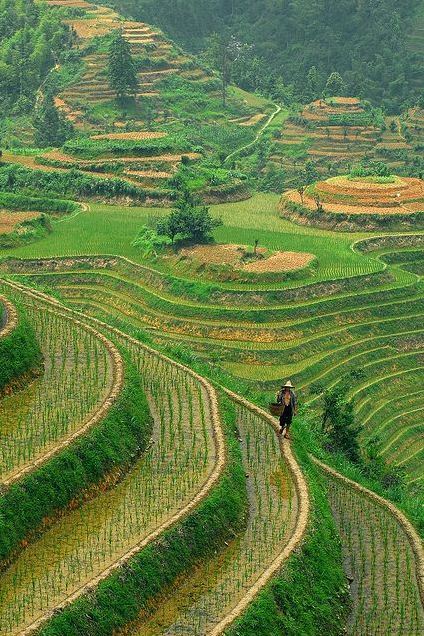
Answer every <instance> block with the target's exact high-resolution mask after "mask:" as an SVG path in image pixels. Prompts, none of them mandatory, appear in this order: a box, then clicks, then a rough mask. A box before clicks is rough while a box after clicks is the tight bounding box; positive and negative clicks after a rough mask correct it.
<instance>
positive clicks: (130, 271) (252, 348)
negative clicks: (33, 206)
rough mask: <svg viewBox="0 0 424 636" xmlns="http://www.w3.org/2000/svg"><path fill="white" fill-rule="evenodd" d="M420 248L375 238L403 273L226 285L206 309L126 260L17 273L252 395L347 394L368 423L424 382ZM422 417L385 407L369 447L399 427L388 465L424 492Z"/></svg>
mask: <svg viewBox="0 0 424 636" xmlns="http://www.w3.org/2000/svg"><path fill="white" fill-rule="evenodd" d="M420 240H421V239H420V236H419V235H401V236H399V237H395V236H388V237H384V238H382V237H380V238H379V237H375V238H374V239H368V240H367V241H361V242H359V243H357V244H356V245H355V246H354V249H356V250H357V249H361V250H364V249H365V250H367V253H368V252H370V251H373V250H374V251H375V252H376V254H377V258H378V256H379V254H380V252H381V250H382V249H383V250H384V249H385V250H386V251H387V250H390V254H391V258H392V260H393V258H395V257H394V255H396V254H397V255H398V259H400V261H401V262H400V263H399V264H396V265H391V264H390V263H385V264H384V267H385V271H384V278H375V277H369V276H364V275H363V276H362V277H361V276H359V277H358V283H357V282H354V283H352V280H348V281H346V282H345V283H343V284H342V285H340V281H339V282H338V283H337V284H335V282H334V281H331V280H329V281H327V282H326V283H315V284H314V285H305V286H304V287H302V286H299V287H293V288H291V289H289V290H287V293H286V296H284V291H283V290H278V289H275V288H274V289H273V290H271V289H268V290H267V291H264V290H263V289H261V288H260V286H259V287H258V289H253V288H252V289H250V290H249V289H246V288H245V289H244V290H239V289H236V288H230V287H229V286H228V285H227V286H222V287H221V288H220V290H219V292H215V291H214V292H213V293H212V294H211V295H210V298H209V300H208V301H205V300H204V298H202V300H200V298H196V297H195V294H193V293H192V292H191V291H189V288H187V293H186V292H185V288H184V286H183V292H182V293H181V294H177V293H176V292H175V291H174V285H176V284H177V283H178V282H179V280H178V279H171V278H169V277H167V275H166V274H163V273H161V272H159V271H155V270H153V269H152V268H150V267H146V266H143V265H137V264H135V263H133V262H131V261H129V260H128V259H125V258H112V257H107V256H105V257H99V256H97V257H93V258H90V257H81V256H80V257H75V258H62V259H60V258H58V259H46V260H40V261H28V262H25V261H16V262H14V263H10V262H9V264H8V266H9V268H10V269H11V271H15V272H19V273H22V274H27V273H29V272H31V273H32V276H33V280H35V281H36V282H37V283H38V284H42V285H43V284H46V285H48V286H49V287H50V286H52V287H54V288H56V289H57V290H58V291H59V292H60V293H61V294H62V296H63V297H64V298H66V299H67V301H68V302H69V303H71V304H72V305H74V306H75V307H77V308H78V309H82V310H83V311H86V312H87V313H90V314H92V315H95V316H97V317H101V318H102V319H105V320H107V321H108V322H113V323H115V324H120V325H122V326H125V325H128V326H129V327H130V328H133V329H143V330H147V331H148V332H149V334H150V336H151V337H152V339H153V341H154V342H157V343H158V344H165V345H168V344H169V345H173V344H176V345H178V344H181V345H182V346H188V347H190V349H193V350H194V351H195V352H196V354H198V355H199V356H200V357H201V358H205V359H206V360H207V361H208V362H210V361H211V359H212V360H213V363H214V364H216V365H217V366H218V367H221V368H222V369H224V370H225V372H229V373H231V374H233V375H235V376H238V375H240V377H241V378H243V380H244V381H245V382H248V383H251V384H252V386H253V387H256V386H257V387H259V388H260V389H262V390H270V391H271V390H272V391H274V390H275V382H276V380H280V379H281V377H283V376H287V377H289V376H290V377H292V379H293V380H294V381H295V383H296V385H297V387H298V389H299V390H300V391H301V394H302V398H303V400H304V401H307V402H308V403H309V404H310V405H311V406H312V407H315V406H316V405H318V404H319V402H320V396H321V393H322V390H323V388H325V387H327V388H336V387H338V386H342V385H347V386H348V387H349V389H350V393H349V394H350V396H351V397H352V398H353V399H354V408H355V413H356V415H357V420H358V422H362V421H363V420H364V419H366V418H367V416H368V413H369V410H370V409H371V410H372V409H373V407H374V405H375V404H378V403H379V401H380V399H381V398H382V397H383V396H384V398H385V399H388V400H390V398H391V397H393V392H395V393H394V395H396V393H397V391H398V390H401V391H402V389H401V385H402V383H404V382H406V383H408V382H412V381H414V382H417V386H419V385H420V383H422V368H423V362H424V360H423V355H424V353H423V351H424V333H423V328H422V327H423V314H424V296H423V291H424V288H423V284H422V282H420V281H419V279H418V277H417V276H415V275H413V274H410V273H408V272H405V271H404V270H403V269H402V268H401V267H400V266H401V264H402V262H403V261H402V259H403V260H404V259H405V258H406V256H407V252H408V251H409V250H410V249H411V245H412V248H413V249H414V250H415V251H414V253H415V252H416V251H417V246H419V242H420ZM396 250H398V251H396ZM380 264H381V262H380ZM329 275H330V273H329ZM333 275H334V274H333ZM359 281H362V285H359ZM181 283H182V281H181ZM352 285H353V287H352ZM176 289H180V288H179V287H178V286H177V287H176ZM284 299H285V300H286V302H285V303H284ZM218 300H219V302H220V304H217V301H218ZM231 303H233V304H231ZM248 303H250V304H248ZM124 328H125V327H124ZM211 352H213V353H211ZM386 388H388V389H389V390H388V392H386ZM403 393H405V394H407V393H408V392H407V391H406V392H403V391H402V394H403ZM413 410H414V403H413V401H412V404H410V399H409V397H408V395H406V398H405V399H404V400H402V402H401V404H400V405H399V409H398V411H397V412H396V414H395V415H397V416H399V417H398V418H397V419H396V420H394V421H392V418H393V413H389V412H388V411H385V410H384V409H383V410H382V411H381V412H378V413H377V414H376V418H377V419H375V418H374V419H373V421H372V427H368V426H366V425H365V424H364V428H363V440H364V441H365V442H366V441H367V439H369V438H371V437H372V436H373V430H375V429H376V427H378V428H379V430H380V432H381V435H380V437H381V440H379V448H381V449H385V448H386V446H387V445H388V444H390V443H391V442H392V441H393V438H394V436H396V435H397V429H396V425H397V424H398V423H399V422H398V420H402V422H403V423H402V424H401V426H402V428H403V431H402V436H401V437H399V438H398V440H395V441H394V443H392V444H391V445H390V446H389V447H388V449H387V451H386V456H387V459H388V461H390V462H392V463H394V464H396V463H397V462H398V461H399V462H402V463H401V465H402V467H403V469H404V470H405V472H406V474H407V479H409V480H410V481H411V483H416V482H418V483H419V482H420V479H419V478H420V470H421V474H422V468H420V459H421V457H422V456H421V449H422V428H421V427H420V425H419V421H418V420H417V418H418V417H419V416H418V415H417V412H415V414H410V411H413ZM403 414H405V417H404V415H403ZM380 425H381V426H380ZM394 429H396V432H394ZM398 451H399V454H400V456H399V458H398V457H397V452H398ZM409 472H411V475H410V476H408V475H409Z"/></svg>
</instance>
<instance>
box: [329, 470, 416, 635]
mask: <svg viewBox="0 0 424 636" xmlns="http://www.w3.org/2000/svg"><path fill="white" fill-rule="evenodd" d="M319 465H320V466H321V468H322V469H323V471H324V473H325V474H326V475H327V476H328V490H329V498H330V502H331V505H332V507H333V510H334V515H335V518H336V520H337V524H338V526H339V529H340V536H341V539H342V542H343V549H344V555H345V561H346V569H347V572H348V576H349V580H350V588H351V593H352V597H353V612H352V614H351V616H350V621H349V626H348V633H349V634H352V635H358V636H360V635H362V634H403V633H406V634H420V633H421V632H422V631H423V630H424V613H423V605H422V600H421V598H420V594H421V595H422V593H423V588H420V587H418V588H417V584H416V582H417V577H419V576H420V574H419V571H417V560H416V557H417V553H418V554H421V553H422V546H421V544H420V542H418V543H417V542H416V541H415V540H414V537H413V535H411V533H410V528H409V525H408V522H407V521H406V520H405V518H404V517H403V515H400V514H399V513H398V512H397V511H396V510H393V509H391V508H390V506H388V505H387V502H385V501H384V500H382V499H380V498H379V497H377V496H376V495H374V493H372V492H370V491H367V490H366V489H364V488H362V487H360V486H358V484H356V483H355V482H351V481H349V480H347V479H346V478H344V477H343V476H341V475H340V474H338V473H336V472H335V471H333V470H331V469H329V468H328V467H327V466H325V465H324V464H322V463H319ZM382 591H383V593H382Z"/></svg>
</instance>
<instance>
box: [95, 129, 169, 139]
mask: <svg viewBox="0 0 424 636" xmlns="http://www.w3.org/2000/svg"><path fill="white" fill-rule="evenodd" d="M167 134H168V133H166V132H159V131H157V132H152V131H150V132H149V131H146V130H145V131H132V132H121V133H118V132H115V133H105V134H103V135H92V136H91V139H132V140H134V141H139V140H143V139H162V137H166V136H167Z"/></svg>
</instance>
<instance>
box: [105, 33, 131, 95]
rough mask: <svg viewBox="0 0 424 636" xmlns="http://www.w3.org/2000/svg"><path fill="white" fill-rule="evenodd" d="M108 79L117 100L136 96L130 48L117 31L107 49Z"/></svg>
mask: <svg viewBox="0 0 424 636" xmlns="http://www.w3.org/2000/svg"><path fill="white" fill-rule="evenodd" d="M108 77H109V84H110V87H111V88H112V89H113V90H114V91H115V93H116V96H117V97H118V98H119V99H123V98H125V97H128V96H130V95H135V94H136V92H137V87H138V81H137V72H136V69H135V65H134V61H133V59H132V55H131V48H130V45H129V44H128V42H127V41H126V40H125V38H124V37H123V35H122V33H121V31H119V30H116V31H115V32H114V34H113V38H112V41H111V43H110V47H109V61H108Z"/></svg>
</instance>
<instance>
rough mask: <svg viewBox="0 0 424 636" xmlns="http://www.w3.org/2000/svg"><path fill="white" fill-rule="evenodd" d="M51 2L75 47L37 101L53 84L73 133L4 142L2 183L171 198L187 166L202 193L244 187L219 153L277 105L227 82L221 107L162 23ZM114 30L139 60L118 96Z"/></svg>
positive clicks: (210, 83)
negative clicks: (38, 144)
mask: <svg viewBox="0 0 424 636" xmlns="http://www.w3.org/2000/svg"><path fill="white" fill-rule="evenodd" d="M50 4H52V5H53V6H57V7H58V10H60V11H62V12H63V11H65V12H66V13H65V15H66V16H67V17H66V19H65V22H66V23H67V24H68V25H69V27H70V29H71V32H72V38H73V48H72V51H71V54H70V55H69V56H68V57H69V59H68V58H67V59H66V60H65V61H64V62H63V63H61V64H56V66H55V67H54V68H53V69H52V71H51V72H50V74H49V76H48V78H47V79H46V82H45V86H44V85H43V86H42V87H41V88H40V91H39V94H38V98H37V99H38V102H37V103H40V104H41V103H43V100H44V99H45V95H44V94H43V91H45V92H49V93H50V92H51V91H53V92H56V93H57V95H56V98H55V100H56V106H57V108H58V109H59V110H60V111H62V113H63V114H64V116H65V117H66V118H67V119H68V120H69V121H70V122H71V123H72V125H73V127H74V132H73V138H72V139H70V140H69V141H68V142H67V143H65V145H64V146H63V147H62V148H53V149H51V148H48V149H46V150H45V151H43V150H42V149H39V148H33V149H31V150H26V151H25V152H21V151H20V150H18V151H16V150H15V149H13V148H12V149H9V150H7V151H5V152H4V153H3V154H2V163H1V165H2V166H3V165H4V168H1V167H0V173H1V174H0V184H1V187H2V188H3V189H5V190H8V191H12V192H13V191H16V190H18V191H20V190H25V192H26V193H30V194H33V195H34V196H35V195H36V194H37V191H38V189H39V184H40V182H41V181H42V182H43V190H44V192H45V193H50V194H51V195H52V196H54V197H60V198H65V197H66V198H67V197H72V198H74V199H82V198H89V197H90V198H96V199H97V200H102V201H104V200H109V201H114V202H116V201H119V202H120V203H123V204H126V205H128V204H129V203H132V202H134V201H136V202H147V203H148V204H157V203H159V204H164V203H168V204H169V202H170V201H171V200H172V196H173V191H174V189H175V183H176V182H175V178H176V176H177V175H178V174H179V171H180V170H181V169H182V168H184V170H185V173H186V175H187V178H188V179H189V180H190V182H191V184H192V185H193V188H194V189H195V190H196V191H197V192H198V194H200V195H201V196H202V198H203V199H204V200H205V201H206V202H218V201H225V200H240V199H245V198H247V197H248V196H249V190H248V187H247V185H246V182H245V175H244V174H243V173H242V172H238V171H234V170H229V169H227V168H224V167H223V166H222V155H223V154H224V155H228V154H230V152H232V151H234V150H235V149H237V148H239V147H242V146H243V145H245V144H249V143H251V142H252V141H255V139H256V135H257V134H258V132H260V131H261V129H262V127H263V126H264V123H263V121H264V120H265V122H266V121H267V118H268V117H269V115H270V114H271V112H272V111H273V110H274V109H275V106H274V105H273V104H272V103H271V102H269V101H268V100H266V99H264V98H261V97H255V96H250V95H249V94H248V93H244V92H243V91H241V90H237V89H235V88H231V90H230V91H229V97H228V103H227V105H226V106H225V107H224V105H223V103H222V97H221V92H220V91H221V87H220V81H219V79H218V78H217V76H216V75H214V74H213V73H212V71H210V70H209V69H208V68H206V67H202V66H200V65H199V63H198V62H197V61H196V60H195V59H194V58H193V57H190V56H187V55H185V54H184V53H183V52H182V51H181V50H180V49H178V48H177V47H175V46H174V45H173V44H172V43H171V42H170V41H168V40H167V39H166V38H165V36H164V35H163V34H162V33H160V32H159V31H157V30H155V29H152V28H151V27H149V26H148V25H146V24H143V23H139V22H132V21H128V20H125V19H124V18H122V17H121V16H120V15H119V14H117V13H116V12H115V11H113V10H112V9H108V8H104V7H100V6H97V5H95V4H92V3H88V2H85V1H84V2H81V3H79V4H78V6H74V5H70V4H69V3H68V2H67V1H66V0H63V2H58V1H56V0H53V2H50ZM117 30H119V31H120V32H121V33H122V35H123V37H124V38H125V39H126V40H127V41H128V42H129V43H130V49H131V53H132V56H133V61H134V65H135V67H136V68H137V81H138V92H137V94H136V95H135V98H134V99H132V98H128V99H126V100H121V99H118V98H117V95H116V93H114V92H113V90H112V89H111V87H110V80H109V77H108V60H109V48H110V43H111V39H112V38H113V34H114V33H116V31H117ZM217 125H218V126H219V131H220V132H219V133H217ZM71 136H72V135H71ZM32 143H33V144H34V143H35V141H33V142H32ZM75 171H78V175H77V174H74V172H75ZM11 173H12V174H11ZM30 211H31V212H32V210H30ZM30 211H28V212H30ZM9 223H10V220H9Z"/></svg>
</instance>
